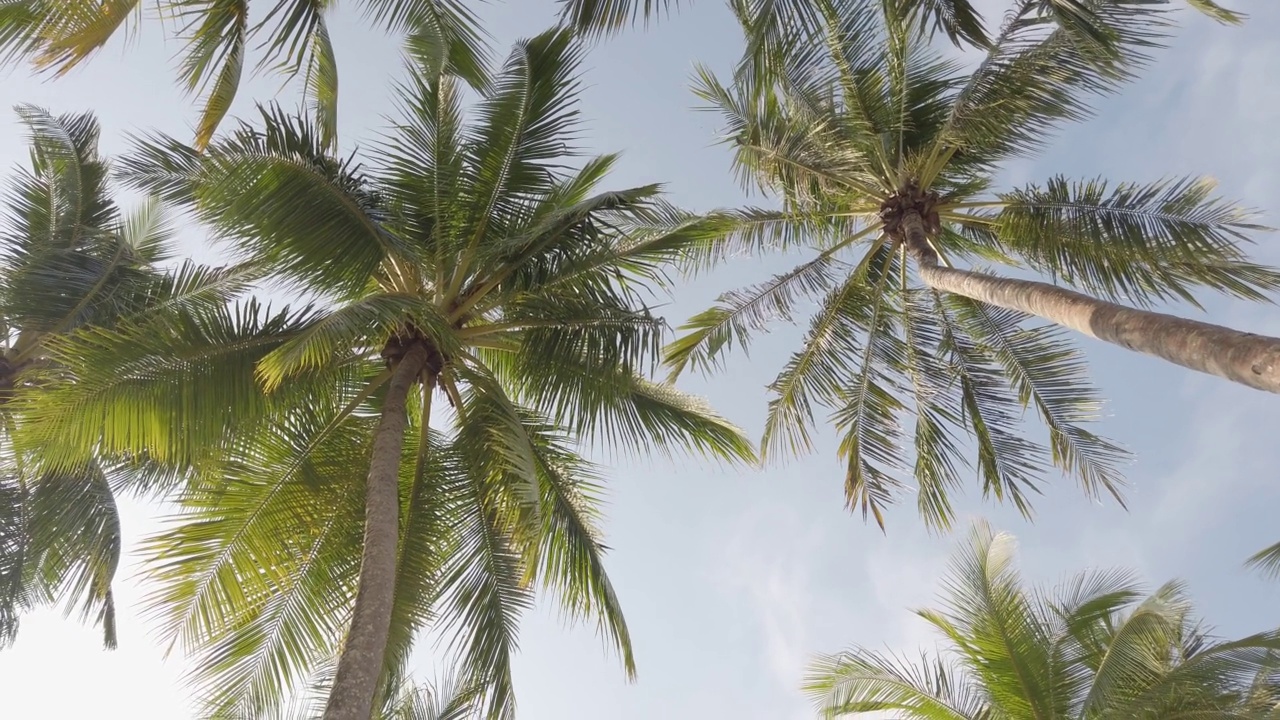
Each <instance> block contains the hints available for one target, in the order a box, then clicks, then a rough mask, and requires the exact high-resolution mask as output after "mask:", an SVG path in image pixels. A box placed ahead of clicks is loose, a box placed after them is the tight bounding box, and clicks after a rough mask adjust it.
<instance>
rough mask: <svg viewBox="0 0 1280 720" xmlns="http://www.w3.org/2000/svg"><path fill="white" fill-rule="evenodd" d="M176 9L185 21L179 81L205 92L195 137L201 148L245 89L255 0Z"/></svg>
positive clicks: (212, 0) (211, 1)
mask: <svg viewBox="0 0 1280 720" xmlns="http://www.w3.org/2000/svg"><path fill="white" fill-rule="evenodd" d="M175 11H176V13H177V16H178V18H179V21H180V22H185V25H184V27H183V29H182V32H181V35H183V36H184V37H183V39H184V40H185V41H186V48H185V49H184V51H183V57H182V64H181V67H180V70H179V80H180V81H181V83H182V84H183V86H184V88H185V89H186V91H187V92H188V93H192V94H196V93H198V94H201V95H203V101H202V102H201V105H202V106H203V107H202V108H201V111H200V119H199V121H198V122H197V123H196V136H195V141H194V144H195V147H196V149H198V150H203V149H204V148H205V147H207V146H208V145H209V141H210V140H212V139H213V134H214V133H215V132H217V129H218V126H219V125H220V124H221V123H222V120H223V118H225V117H226V115H227V112H228V111H230V110H231V103H232V101H233V100H235V96H236V92H237V91H238V90H239V89H240V78H241V75H242V74H243V72H244V66H245V55H246V53H247V45H248V41H249V33H250V29H249V1H248V0H204V1H203V2H183V3H180V4H177V5H176V7H175Z"/></svg>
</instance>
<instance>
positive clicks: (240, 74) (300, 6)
mask: <svg viewBox="0 0 1280 720" xmlns="http://www.w3.org/2000/svg"><path fill="white" fill-rule="evenodd" d="M558 2H559V4H560V5H561V6H562V8H561V15H562V18H563V19H564V20H565V21H566V22H567V23H569V24H570V25H571V26H573V27H575V28H577V29H578V30H580V31H582V32H584V33H588V34H608V33H611V32H614V31H616V30H619V29H622V28H623V27H625V26H627V25H628V24H630V23H632V22H634V21H635V20H637V19H639V18H642V17H644V18H647V17H650V15H656V14H657V13H658V12H659V11H660V10H661V9H662V8H664V7H665V6H666V4H667V3H666V1H665V0H664V1H663V2H661V3H659V2H657V1H656V0H558ZM476 3H477V0H408V1H402V0H360V2H358V3H357V6H358V7H359V8H360V10H361V11H362V12H363V13H364V14H365V15H366V17H368V18H369V20H371V21H372V22H373V23H374V24H375V25H377V26H378V27H379V28H381V29H382V30H384V31H386V32H388V33H392V34H395V35H399V36H403V37H404V38H405V46H406V48H407V50H408V51H409V52H411V53H413V54H415V55H418V56H420V57H422V58H424V59H427V62H429V63H431V64H445V65H447V66H448V67H449V68H450V70H451V72H454V73H457V74H458V75H459V76H460V77H463V78H466V79H467V80H468V81H470V82H472V83H473V84H477V85H478V84H480V83H483V82H484V74H485V71H484V67H485V63H486V61H487V58H488V55H489V50H488V46H487V41H488V34H487V33H486V32H485V30H484V28H483V27H482V26H481V25H480V23H479V19H478V17H477V16H476V13H475V10H474V7H473V6H474V5H475V4H476ZM336 5H337V4H336V3H334V2H330V1H329V0H283V1H282V2H277V3H275V4H274V5H271V4H267V3H259V4H257V5H253V4H252V3H250V0H164V1H163V2H160V3H159V4H158V6H157V10H158V13H159V16H160V18H161V19H163V20H164V21H165V26H166V28H165V29H166V30H169V29H170V28H172V29H173V30H174V32H175V35H176V37H175V39H176V40H178V41H179V42H181V43H182V45H183V49H182V52H181V56H180V57H181V63H180V65H179V69H178V81H179V83H180V85H181V86H182V88H183V89H184V90H185V91H187V92H188V93H189V94H191V95H196V96H199V102H200V106H201V110H200V118H199V121H198V122H197V125H196V137H195V146H196V147H197V148H203V147H204V146H205V145H207V144H208V143H209V141H210V140H211V139H212V138H213V136H214V133H215V132H216V131H217V129H218V125H219V124H220V123H221V122H222V120H223V119H224V118H225V117H226V115H227V113H228V111H230V109H231V105H232V102H233V101H234V100H235V98H236V94H237V92H238V91H239V90H240V84H241V82H242V81H243V78H244V75H245V70H246V68H250V67H251V66H252V67H253V69H256V70H257V71H263V70H269V71H271V72H274V73H276V74H280V75H283V76H285V77H288V78H293V77H297V76H301V77H302V82H303V89H304V92H305V94H306V98H307V103H308V105H309V106H310V107H311V108H312V109H313V110H314V117H315V125H316V129H317V132H318V134H319V136H320V138H321V140H322V142H323V143H324V145H325V147H326V149H329V150H332V149H335V148H336V147H337V146H336V142H337V125H338V58H337V54H336V53H335V51H334V46H333V41H332V39H331V37H330V33H329V26H328V23H329V21H330V19H331V16H332V13H333V11H334V8H335V7H336ZM142 7H143V6H142V4H141V3H140V2H139V0H108V1H107V2H97V1H96V0H71V1H70V2H68V1H67V0H0V65H3V64H10V63H13V62H15V61H17V62H28V63H30V64H31V65H32V66H33V67H34V68H35V69H37V70H39V71H43V72H46V73H50V74H52V75H54V76H61V75H65V74H66V73H68V72H70V71H71V70H73V69H75V68H76V67H77V66H78V65H80V64H81V63H83V62H84V61H85V60H88V59H89V58H90V57H92V56H93V55H95V54H96V53H97V52H98V51H100V50H101V49H102V48H103V47H105V46H106V45H107V43H108V42H110V41H111V40H112V38H116V37H118V36H127V35H130V34H132V33H134V32H136V31H137V25H138V24H139V22H140V21H141V19H142V17H141V16H142V12H143V10H142ZM255 49H258V50H262V51H263V52H262V53H261V54H260V55H259V56H258V57H257V58H253V57H251V55H252V54H253V53H252V52H251V51H252V50H255Z"/></svg>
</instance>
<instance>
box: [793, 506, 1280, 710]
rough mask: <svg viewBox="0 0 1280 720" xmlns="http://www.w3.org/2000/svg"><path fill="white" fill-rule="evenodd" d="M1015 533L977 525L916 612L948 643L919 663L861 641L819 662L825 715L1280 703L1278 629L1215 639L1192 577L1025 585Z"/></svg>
mask: <svg viewBox="0 0 1280 720" xmlns="http://www.w3.org/2000/svg"><path fill="white" fill-rule="evenodd" d="M1013 551H1014V540H1013V538H1012V537H1011V536H1009V535H1006V534H1003V533H1002V534H999V535H993V534H992V533H991V531H990V530H989V529H988V528H987V527H986V526H984V525H978V526H977V527H976V528H975V530H974V531H973V533H972V534H971V536H970V539H969V542H968V544H967V545H966V546H965V547H963V548H961V549H960V551H959V552H958V553H957V554H956V555H955V557H954V559H953V560H952V564H951V568H950V572H949V573H948V576H947V577H946V579H945V580H944V586H945V587H946V594H945V596H944V598H943V600H944V603H945V604H944V606H943V607H942V608H941V609H937V610H921V611H918V612H917V613H916V614H917V615H919V616H920V617H922V618H924V619H925V621H926V622H928V623H929V624H930V625H932V626H933V627H934V628H936V629H937V630H938V631H939V632H940V633H941V635H942V637H943V638H944V640H945V643H946V652H945V653H944V654H939V655H937V656H929V655H925V656H923V657H922V658H921V659H920V660H919V662H912V661H911V660H909V659H907V658H901V657H898V656H894V655H888V654H885V653H877V652H872V651H869V650H865V649H862V648H856V649H852V650H849V651H846V652H844V653H841V654H838V655H833V656H829V657H823V658H820V659H819V660H817V661H816V662H815V663H814V665H813V667H812V669H811V671H810V674H809V677H808V678H807V681H806V686H805V689H806V691H807V692H808V693H809V694H810V695H811V697H812V698H813V700H814V702H815V703H816V704H817V706H818V708H819V709H820V712H821V714H822V715H823V717H829V718H834V717H854V716H858V715H861V714H863V713H879V714H877V715H876V716H875V717H882V718H891V719H892V720H943V719H945V720H987V719H989V718H1008V719H1009V720H1021V719H1023V718H1026V719H1027V720H1030V719H1031V718H1040V719H1042V720H1050V719H1052V720H1072V719H1075V718H1080V719H1083V718H1172V717H1180V718H1210V717H1213V718H1239V719H1240V720H1245V719H1246V718H1256V719H1257V720H1264V719H1270V718H1274V717H1276V716H1277V712H1280V694H1278V693H1277V688H1280V685H1277V680H1280V677H1278V676H1280V652H1278V651H1280V633H1277V632H1275V631H1268V632H1263V633H1258V634H1256V635H1250V636H1249V637H1245V638H1241V639H1238V640H1221V639H1217V638H1214V637H1212V636H1211V635H1210V634H1209V633H1208V632H1207V631H1206V630H1205V629H1204V627H1203V626H1202V625H1201V624H1200V622H1199V621H1197V620H1196V618H1195V617H1194V615H1193V612H1192V610H1193V609H1192V606H1191V603H1190V601H1189V600H1188V598H1187V596H1186V593H1185V591H1184V588H1183V587H1182V585H1181V584H1179V583H1177V582H1173V583H1169V584H1166V585H1164V586H1163V587H1161V588H1160V589H1158V590H1157V591H1156V592H1154V593H1152V594H1151V595H1148V596H1146V597H1145V598H1144V597H1143V595H1142V593H1141V591H1140V590H1139V586H1138V584H1137V583H1135V582H1134V580H1133V578H1132V577H1131V576H1130V575H1129V574H1128V573H1124V572H1114V571H1112V572H1090V573H1084V574H1081V575H1078V576H1076V577H1075V578H1073V579H1071V580H1069V581H1068V582H1066V583H1064V584H1063V585H1061V586H1059V587H1056V588H1052V589H1046V590H1029V589H1027V588H1025V587H1023V583H1022V580H1021V578H1020V577H1019V575H1018V572H1017V569H1016V568H1015V567H1014V566H1013V559H1014V558H1013V554H1014V553H1013Z"/></svg>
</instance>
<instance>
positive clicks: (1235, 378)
mask: <svg viewBox="0 0 1280 720" xmlns="http://www.w3.org/2000/svg"><path fill="white" fill-rule="evenodd" d="M902 227H903V229H904V230H905V231H906V233H905V234H906V236H907V238H906V241H907V249H908V251H909V252H910V253H911V255H912V257H914V258H915V260H916V263H917V265H918V270H919V273H920V279H921V280H923V281H924V282H925V284H927V285H928V286H929V287H931V288H933V289H935V290H940V291H942V292H948V293H954V294H956V295H963V296H964V297H967V298H970V299H972V300H977V301H979V302H984V303H987V304H988V305H995V306H997V307H1002V308H1006V309H1009V310H1018V311H1020V312H1024V313H1028V314H1030V315H1035V316H1036V317H1040V318H1044V319H1045V320H1048V321H1050V322H1053V323H1057V324H1058V325H1062V326H1063V327H1068V328H1071V329H1072V330H1075V331H1077V332H1081V333H1084V334H1085V335H1088V336H1089V337H1094V338H1097V339H1099V340H1103V341H1106V342H1109V343H1111V344H1113V345H1119V346H1120V347H1123V348H1125V349H1128V350H1133V351H1135V352H1140V353H1146V354H1147V355H1154V356H1156V357H1158V358H1163V359H1165V360H1168V361H1169V362H1171V363H1174V364H1177V365H1181V366H1182V367H1185V368H1190V369H1191V370H1198V371H1200V372H1202V373H1208V374H1210V375H1217V376H1218V377H1220V378H1225V379H1227V380H1231V381H1232V382H1237V383H1240V384H1241V385H1248V386H1249V387H1251V388H1256V389H1258V390H1266V391H1268V392H1273V393H1280V338H1273V337H1267V336H1265V335H1254V334H1252V333H1246V332H1240V331H1238V330H1232V329H1231V328H1225V327H1221V326H1219V325H1210V324H1209V323H1202V322H1197V321H1195V320H1187V319H1185V318H1180V317H1175V316H1173V315H1165V314H1163V313H1156V312H1150V311H1147V310H1135V309H1133V308H1128V307H1125V306H1123V305H1117V304H1115V303H1110V302H1106V301H1104V300H1098V299H1097V298H1092V297H1089V296H1088V295H1082V294H1080V293H1078V292H1074V291H1071V290H1065V289H1063V288H1060V287H1057V286H1054V285H1049V284H1047V283H1041V282H1032V281H1028V280H1012V279H1009V278H1001V277H994V276H991V275H983V274H981V273H975V272H969V271H967V270H956V269H954V268H947V267H942V266H941V265H939V264H938V255H937V253H935V252H934V250H933V248H932V247H930V246H929V243H928V241H927V239H926V235H925V229H924V223H923V221H922V219H921V217H920V215H919V214H918V213H915V212H908V213H906V214H905V215H904V216H903V218H902Z"/></svg>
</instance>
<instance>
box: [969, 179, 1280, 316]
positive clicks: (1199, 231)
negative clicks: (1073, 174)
mask: <svg viewBox="0 0 1280 720" xmlns="http://www.w3.org/2000/svg"><path fill="white" fill-rule="evenodd" d="M1212 192H1213V184H1212V183H1211V182H1209V181H1205V180H1198V179H1193V178H1183V179H1180V180H1163V181H1160V182H1155V183H1149V184H1146V185H1137V184H1129V183H1122V184H1119V185H1117V186H1115V187H1113V188H1109V187H1108V184H1107V183H1106V182H1105V181H1103V180H1091V181H1083V182H1071V181H1069V180H1067V179H1066V178H1062V177H1054V178H1051V179H1050V180H1049V181H1048V182H1047V183H1046V184H1045V185H1044V186H1043V187H1041V186H1038V185H1031V186H1028V187H1025V188H1019V189H1016V190H1013V191H1011V192H1009V193H1004V194H1002V195H1001V196H1000V200H1001V202H1002V205H1001V207H1000V210H999V212H998V213H997V214H996V215H995V216H994V217H993V218H992V221H993V222H994V231H995V232H996V234H997V236H998V237H999V239H1000V242H1001V243H1002V244H1003V245H1004V246H1005V247H1007V248H1008V249H1009V250H1011V251H1012V252H1014V253H1016V254H1017V255H1018V256H1019V257H1022V258H1025V259H1027V261H1029V262H1030V264H1031V265H1032V267H1033V268H1034V269H1036V270H1038V271H1040V272H1042V273H1044V274H1046V275H1049V276H1050V277H1053V278H1061V279H1062V280H1063V281H1064V282H1066V283H1069V284H1071V285H1075V286H1077V287H1081V288H1083V289H1084V290H1086V291H1087V292H1090V293H1096V294H1100V295H1102V296H1104V297H1108V298H1110V299H1112V300H1125V301H1128V302H1134V303H1139V304H1143V305H1148V304H1150V303H1151V302H1152V301H1153V300H1168V299H1175V298H1176V299H1180V300H1184V301H1187V302H1191V303H1193V304H1195V303H1196V300H1195V297H1194V295H1193V294H1192V291H1193V290H1194V289H1195V288H1196V287H1207V288H1210V289H1213V290H1218V291H1221V292H1224V293H1228V294H1230V295H1234V296H1236V297H1240V298H1244V299H1246V300H1253V301H1260V300H1265V299H1267V297H1268V295H1267V294H1268V293H1270V292H1273V291H1274V290H1276V289H1277V288H1278V287H1280V272H1277V271H1275V270H1271V269H1270V268H1266V267H1263V266H1260V265H1257V264H1255V263H1251V262H1249V261H1248V260H1247V259H1246V257H1245V254H1244V252H1243V251H1242V250H1241V248H1240V246H1241V244H1243V243H1247V242H1249V237H1248V236H1247V235H1246V234H1245V233H1246V232H1247V231H1250V230H1259V229H1260V227H1259V226H1258V225H1255V224H1253V223H1250V222H1249V220H1250V219H1251V217H1250V213H1248V211H1246V210H1243V209H1241V208H1240V207H1238V206H1237V205H1235V204H1233V203H1230V202H1227V201H1224V200H1222V199H1219V198H1215V197H1213V196H1212Z"/></svg>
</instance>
